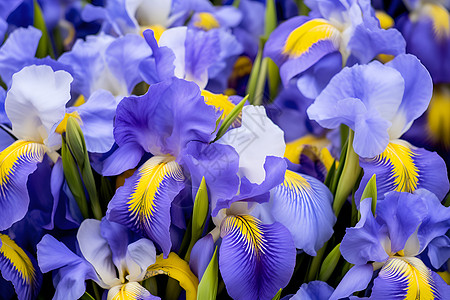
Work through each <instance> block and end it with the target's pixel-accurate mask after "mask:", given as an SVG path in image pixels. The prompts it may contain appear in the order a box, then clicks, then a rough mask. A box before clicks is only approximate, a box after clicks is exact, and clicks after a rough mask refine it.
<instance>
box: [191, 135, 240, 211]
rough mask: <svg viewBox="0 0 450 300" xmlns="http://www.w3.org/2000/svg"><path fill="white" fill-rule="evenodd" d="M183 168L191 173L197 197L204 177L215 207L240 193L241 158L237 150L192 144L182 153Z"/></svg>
mask: <svg viewBox="0 0 450 300" xmlns="http://www.w3.org/2000/svg"><path fill="white" fill-rule="evenodd" d="M182 157H183V160H182V164H183V167H186V168H187V169H188V170H189V174H190V176H191V181H192V189H193V193H194V195H195V194H196V191H197V189H198V187H199V186H200V182H201V180H202V178H203V177H205V182H206V186H207V187H208V194H209V196H210V199H211V201H212V202H211V203H213V202H215V201H217V200H218V199H229V198H231V197H233V196H234V195H236V194H237V192H238V189H239V182H240V181H239V176H238V175H237V173H238V169H239V156H238V154H237V153H236V151H235V150H234V149H233V147H231V146H228V145H221V144H218V143H212V144H207V143H200V142H196V141H192V142H189V143H188V144H187V146H186V149H185V150H184V151H183V153H182Z"/></svg>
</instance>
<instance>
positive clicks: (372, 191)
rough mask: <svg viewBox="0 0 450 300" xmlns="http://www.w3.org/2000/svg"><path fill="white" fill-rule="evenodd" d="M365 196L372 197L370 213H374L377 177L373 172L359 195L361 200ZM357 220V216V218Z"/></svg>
mask: <svg viewBox="0 0 450 300" xmlns="http://www.w3.org/2000/svg"><path fill="white" fill-rule="evenodd" d="M366 198H372V213H373V214H374V215H375V210H376V208H377V179H376V174H373V176H372V178H370V180H369V182H367V185H366V187H365V188H364V192H363V193H362V196H361V201H362V200H364V199H366ZM358 220H359V218H358Z"/></svg>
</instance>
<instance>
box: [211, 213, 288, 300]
mask: <svg viewBox="0 0 450 300" xmlns="http://www.w3.org/2000/svg"><path fill="white" fill-rule="evenodd" d="M221 237H222V245H221V246H220V253H219V268H220V272H221V274H222V277H223V280H224V282H225V285H226V288H227V291H228V294H229V295H230V296H231V297H232V298H233V299H272V297H273V296H275V294H276V293H277V292H278V290H279V289H280V288H284V287H285V286H286V285H287V283H288V282H289V280H290V278H291V276H292V273H293V271H294V265H295V254H296V251H295V246H294V242H293V240H292V237H291V234H290V233H289V231H288V230H287V229H286V228H285V227H284V226H283V225H281V224H280V223H278V222H275V223H273V224H270V225H265V224H262V223H261V222H260V221H259V220H258V219H256V218H254V217H252V216H249V215H239V216H228V217H226V218H225V219H224V220H223V222H222V225H221Z"/></svg>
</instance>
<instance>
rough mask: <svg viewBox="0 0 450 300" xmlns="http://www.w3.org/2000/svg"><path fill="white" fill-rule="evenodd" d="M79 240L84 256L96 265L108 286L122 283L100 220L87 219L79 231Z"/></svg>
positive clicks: (97, 270)
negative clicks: (102, 231)
mask: <svg viewBox="0 0 450 300" xmlns="http://www.w3.org/2000/svg"><path fill="white" fill-rule="evenodd" d="M77 241H78V245H79V246H80V251H81V253H82V254H83V256H84V258H85V259H86V260H87V261H88V262H90V263H91V265H92V266H94V268H95V271H96V272H97V274H98V275H99V277H100V280H101V281H103V282H104V283H105V284H106V285H107V286H113V285H116V284H119V283H120V280H119V279H118V278H117V275H116V269H115V267H114V264H113V261H112V259H111V257H112V252H111V249H110V247H109V244H108V241H107V240H106V239H104V238H103V237H102V235H101V230H100V221H99V220H94V219H86V220H84V221H83V223H81V225H80V228H79V229H78V232H77Z"/></svg>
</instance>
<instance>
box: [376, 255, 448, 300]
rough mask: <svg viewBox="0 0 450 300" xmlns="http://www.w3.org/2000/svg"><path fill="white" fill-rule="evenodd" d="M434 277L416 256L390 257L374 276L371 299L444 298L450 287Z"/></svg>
mask: <svg viewBox="0 0 450 300" xmlns="http://www.w3.org/2000/svg"><path fill="white" fill-rule="evenodd" d="M436 277H439V276H435V277H434V276H432V271H431V270H430V269H428V268H427V267H426V266H425V264H424V263H423V262H422V261H421V260H420V259H418V258H416V257H392V258H390V259H389V260H388V261H387V262H386V263H385V264H384V266H383V268H382V269H381V271H380V273H379V274H378V276H377V278H375V280H374V285H373V289H372V296H371V299H375V300H382V299H395V300H397V299H398V300H400V299H446V298H445V297H447V296H448V295H449V291H450V288H449V286H448V285H446V284H444V285H442V284H439V283H438V282H436V279H437V278H436ZM439 279H440V278H439ZM440 281H442V279H440Z"/></svg>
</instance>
